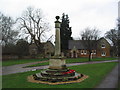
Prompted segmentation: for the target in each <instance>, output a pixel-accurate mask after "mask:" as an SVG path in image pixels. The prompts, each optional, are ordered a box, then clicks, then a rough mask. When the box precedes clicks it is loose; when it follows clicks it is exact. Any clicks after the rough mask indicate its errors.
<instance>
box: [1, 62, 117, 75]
mask: <svg viewBox="0 0 120 90" xmlns="http://www.w3.org/2000/svg"><path fill="white" fill-rule="evenodd" d="M42 62H46V61H42ZM105 62H118V60H108V61H91V62H81V63H71V64H67V66H68V67H69V66H74V65H83V64H94V63H105ZM36 63H41V62H34V63H27V64H18V65H12V66H4V67H2V72H0V75H8V74H13V73H19V72H27V71H34V70H36V69H46V68H48V65H46V66H38V67H29V68H23V67H25V66H28V65H32V64H36Z"/></svg>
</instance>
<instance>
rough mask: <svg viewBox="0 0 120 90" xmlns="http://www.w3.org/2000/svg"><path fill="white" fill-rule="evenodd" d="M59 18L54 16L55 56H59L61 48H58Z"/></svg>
mask: <svg viewBox="0 0 120 90" xmlns="http://www.w3.org/2000/svg"><path fill="white" fill-rule="evenodd" d="M59 18H60V17H59V16H56V19H57V20H56V21H55V31H56V35H55V56H58V57H59V56H60V55H61V47H60V22H59V20H58V19H59Z"/></svg>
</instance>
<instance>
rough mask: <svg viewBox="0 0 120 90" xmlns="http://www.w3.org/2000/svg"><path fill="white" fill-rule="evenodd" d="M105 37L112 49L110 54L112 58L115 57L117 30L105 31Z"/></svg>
mask: <svg viewBox="0 0 120 90" xmlns="http://www.w3.org/2000/svg"><path fill="white" fill-rule="evenodd" d="M105 37H106V38H108V39H109V40H111V41H112V43H113V47H112V53H113V54H114V55H113V56H117V54H118V50H117V48H118V30H115V29H111V30H110V31H107V32H106V33H105Z"/></svg>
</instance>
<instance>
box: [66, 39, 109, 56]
mask: <svg viewBox="0 0 120 90" xmlns="http://www.w3.org/2000/svg"><path fill="white" fill-rule="evenodd" d="M84 42H85V41H84V40H70V41H69V47H68V48H69V49H68V53H67V57H69V58H78V57H88V56H89V52H88V50H87V48H86V47H85V45H84ZM95 43H96V46H94V47H92V54H91V55H92V57H110V47H111V46H110V44H109V43H108V41H107V40H106V39H105V38H101V39H99V40H97V42H95Z"/></svg>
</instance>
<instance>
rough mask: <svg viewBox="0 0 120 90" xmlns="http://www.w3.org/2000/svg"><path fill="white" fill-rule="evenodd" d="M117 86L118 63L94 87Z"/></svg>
mask: <svg viewBox="0 0 120 90" xmlns="http://www.w3.org/2000/svg"><path fill="white" fill-rule="evenodd" d="M117 86H118V65H117V66H116V67H115V68H114V69H113V70H112V71H111V72H110V73H109V74H108V75H107V76H106V77H105V79H104V80H103V81H102V82H101V83H100V85H98V86H97V87H96V88H117Z"/></svg>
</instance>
